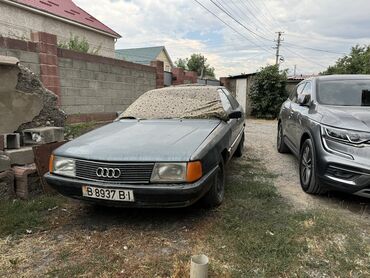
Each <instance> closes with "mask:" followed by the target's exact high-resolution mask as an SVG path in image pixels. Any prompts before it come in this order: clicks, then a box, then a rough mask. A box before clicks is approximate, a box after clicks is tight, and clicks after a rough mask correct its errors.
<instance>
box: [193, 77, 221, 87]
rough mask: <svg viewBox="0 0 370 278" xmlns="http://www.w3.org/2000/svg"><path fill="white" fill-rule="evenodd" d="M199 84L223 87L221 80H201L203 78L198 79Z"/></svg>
mask: <svg viewBox="0 0 370 278" xmlns="http://www.w3.org/2000/svg"><path fill="white" fill-rule="evenodd" d="M197 83H198V84H203V85H211V86H220V85H221V83H220V81H219V80H212V79H201V78H198V81H197Z"/></svg>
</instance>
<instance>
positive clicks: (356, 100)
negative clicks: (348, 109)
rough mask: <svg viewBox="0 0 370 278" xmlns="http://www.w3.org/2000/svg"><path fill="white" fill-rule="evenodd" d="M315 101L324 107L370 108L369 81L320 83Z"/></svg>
mask: <svg viewBox="0 0 370 278" xmlns="http://www.w3.org/2000/svg"><path fill="white" fill-rule="evenodd" d="M317 101H318V102H319V103H320V104H324V105H336V106H370V80H334V81H321V82H320V83H319V88H318V92H317Z"/></svg>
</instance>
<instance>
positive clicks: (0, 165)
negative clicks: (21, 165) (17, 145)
mask: <svg viewBox="0 0 370 278" xmlns="http://www.w3.org/2000/svg"><path fill="white" fill-rule="evenodd" d="M9 169H10V158H9V157H8V156H6V155H2V154H0V172H4V171H6V170H9Z"/></svg>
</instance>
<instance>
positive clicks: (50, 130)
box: [22, 126, 64, 145]
mask: <svg viewBox="0 0 370 278" xmlns="http://www.w3.org/2000/svg"><path fill="white" fill-rule="evenodd" d="M22 133H23V142H24V144H25V145H43V144H48V143H53V142H61V141H64V128H63V127H52V126H50V127H40V128H31V129H25V130H23V132H22Z"/></svg>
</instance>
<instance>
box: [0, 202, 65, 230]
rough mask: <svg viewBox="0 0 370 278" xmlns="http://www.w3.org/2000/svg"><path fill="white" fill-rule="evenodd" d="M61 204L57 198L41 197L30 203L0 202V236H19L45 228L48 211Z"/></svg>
mask: <svg viewBox="0 0 370 278" xmlns="http://www.w3.org/2000/svg"><path fill="white" fill-rule="evenodd" d="M62 202H63V198H62V197H59V196H41V197H37V198H35V199H33V200H30V201H21V200H9V201H1V202H0V236H7V235H19V234H25V233H27V230H30V231H32V232H35V231H36V230H39V229H43V228H47V224H48V216H49V215H50V212H49V211H48V209H49V208H50V209H51V208H53V207H56V206H58V205H60V204H61V203H62Z"/></svg>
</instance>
